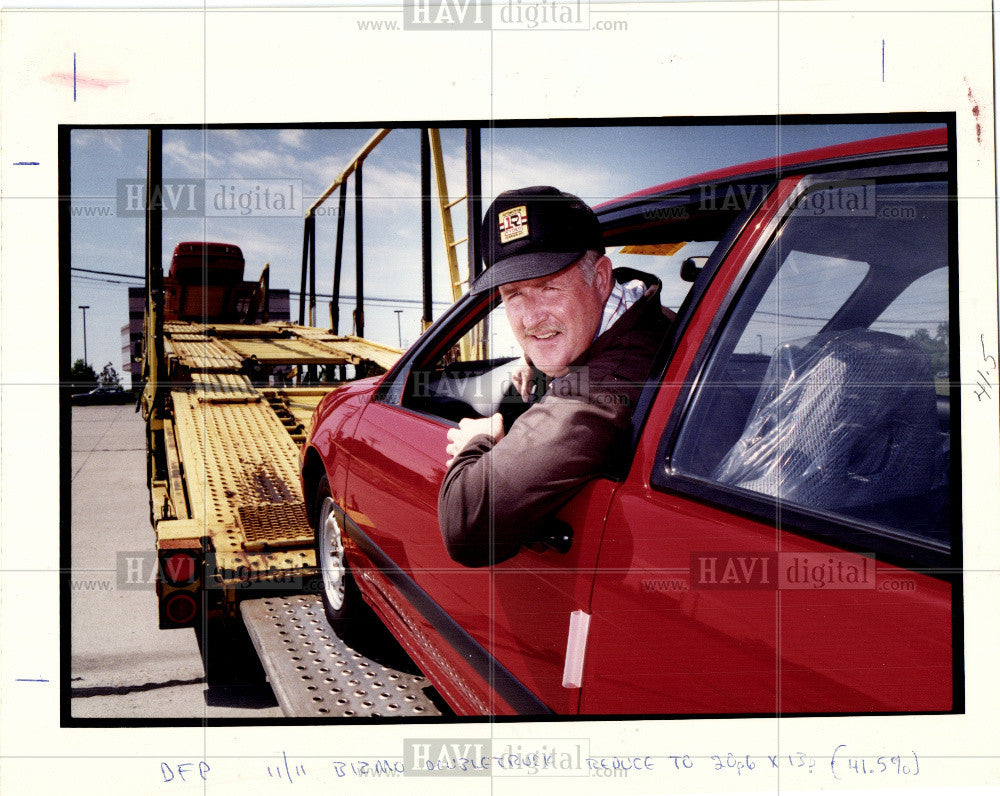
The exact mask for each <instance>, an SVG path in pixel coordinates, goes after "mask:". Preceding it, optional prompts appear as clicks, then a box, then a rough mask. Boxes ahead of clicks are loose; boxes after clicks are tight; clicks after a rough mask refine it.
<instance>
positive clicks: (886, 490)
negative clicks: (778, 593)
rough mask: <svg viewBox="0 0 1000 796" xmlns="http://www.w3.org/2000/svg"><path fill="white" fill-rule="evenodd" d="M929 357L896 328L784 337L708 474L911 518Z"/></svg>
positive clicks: (929, 382)
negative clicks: (743, 419) (740, 424)
mask: <svg viewBox="0 0 1000 796" xmlns="http://www.w3.org/2000/svg"><path fill="white" fill-rule="evenodd" d="M933 385H934V380H933V378H932V376H931V368H930V362H929V360H928V358H927V356H926V354H924V352H923V351H921V349H920V348H919V347H918V346H917V345H916V344H915V343H913V342H911V341H909V340H906V339H905V338H903V337H900V336H899V335H894V334H887V333H884V332H875V331H870V330H868V329H851V330H847V331H842V332H838V333H828V334H821V335H817V336H816V337H815V338H811V339H809V340H806V341H798V342H793V343H785V344H782V345H781V346H779V347H778V349H777V350H776V351H775V352H774V354H773V355H772V357H771V361H770V363H769V365H768V369H767V373H766V375H765V377H764V382H763V385H762V387H761V389H760V392H759V393H758V395H757V399H756V401H755V402H754V405H753V407H752V409H751V411H750V414H749V416H748V419H747V423H746V426H745V427H744V430H743V433H742V435H741V436H740V438H739V439H738V440H737V441H736V443H735V444H734V445H733V447H732V448H731V449H730V450H729V452H728V453H727V454H726V455H725V456H724V457H723V458H722V460H721V461H720V463H719V464H718V465H717V467H716V468H715V472H714V473H713V477H714V478H715V480H717V481H719V482H721V483H723V484H726V485H729V486H734V487H739V488H742V489H748V490H751V491H754V492H760V493H763V494H765V495H770V496H772V497H775V498H778V499H779V500H782V501H789V502H793V503H796V504H799V505H802V506H805V507H809V508H815V509H821V510H824V511H833V512H839V513H843V514H847V515H849V516H853V517H858V518H861V519H864V520H869V521H873V522H883V523H888V524H891V525H893V526H895V527H904V528H905V527H910V526H914V527H915V526H918V525H920V524H921V520H920V515H921V514H924V515H925V516H926V511H925V509H926V507H924V509H922V508H921V506H920V505H919V501H920V499H921V497H924V498H926V496H927V495H928V493H929V492H930V491H931V489H932V487H933V486H934V484H935V476H936V471H937V469H938V467H939V464H938V455H937V450H936V447H937V444H938V442H937V440H938V432H937V418H936V408H935V393H934V386H933Z"/></svg>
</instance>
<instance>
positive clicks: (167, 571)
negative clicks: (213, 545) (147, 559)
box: [160, 553, 197, 586]
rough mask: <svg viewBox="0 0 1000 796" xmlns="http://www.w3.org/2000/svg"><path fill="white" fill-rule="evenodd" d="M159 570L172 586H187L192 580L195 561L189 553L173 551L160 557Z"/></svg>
mask: <svg viewBox="0 0 1000 796" xmlns="http://www.w3.org/2000/svg"><path fill="white" fill-rule="evenodd" d="M160 561H161V568H160V572H161V573H162V574H163V579H164V580H165V581H166V582H167V583H169V584H171V585H173V586H187V585H189V584H191V583H193V582H194V579H195V576H196V573H197V561H196V559H195V557H194V556H193V555H192V554H191V553H173V554H171V555H168V556H164V557H163V558H161V560H160Z"/></svg>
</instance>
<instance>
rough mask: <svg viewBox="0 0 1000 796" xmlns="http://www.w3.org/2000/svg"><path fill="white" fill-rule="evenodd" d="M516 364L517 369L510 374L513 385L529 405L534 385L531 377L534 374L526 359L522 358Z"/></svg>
mask: <svg viewBox="0 0 1000 796" xmlns="http://www.w3.org/2000/svg"><path fill="white" fill-rule="evenodd" d="M514 364H515V369H514V370H513V371H512V372H511V374H510V380H511V383H512V384H513V385H514V386H515V387H516V388H517V391H518V392H519V393H521V398H523V399H524V402H525V403H529V402H530V400H531V387H532V385H533V382H532V378H531V377H532V376H533V375H534V372H533V371H532V369H531V365H529V364H528V361H527V360H526V359H525V358H524V357H521V358H520V359H519V360H518V361H517V362H515V363H514Z"/></svg>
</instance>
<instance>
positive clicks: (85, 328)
mask: <svg viewBox="0 0 1000 796" xmlns="http://www.w3.org/2000/svg"><path fill="white" fill-rule="evenodd" d="M77 306H78V307H79V308H80V309H81V310H83V364H84V365H87V364H89V363H90V361H89V360H88V359H87V310H89V309H90V305H89V304H78V305H77Z"/></svg>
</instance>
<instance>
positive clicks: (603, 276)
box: [594, 255, 614, 297]
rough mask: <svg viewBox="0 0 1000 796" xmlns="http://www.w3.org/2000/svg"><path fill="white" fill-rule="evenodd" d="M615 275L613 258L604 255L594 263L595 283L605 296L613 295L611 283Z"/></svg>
mask: <svg viewBox="0 0 1000 796" xmlns="http://www.w3.org/2000/svg"><path fill="white" fill-rule="evenodd" d="M613 281H614V277H613V276H612V275H611V260H609V259H608V258H607V257H605V256H604V255H602V256H601V258H600V259H599V260H598V261H597V262H596V263H594V285H595V286H596V287H597V289H598V290H600V291H601V294H602V295H603V296H605V297H607V296H610V295H611V283H612V282H613Z"/></svg>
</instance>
